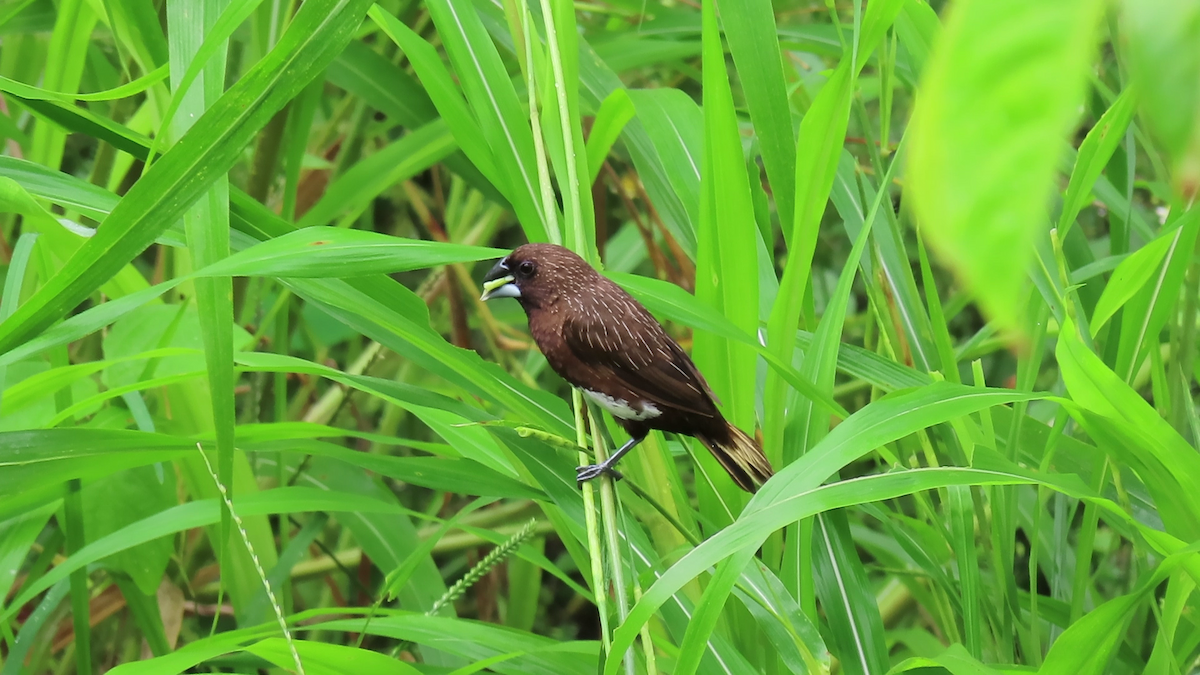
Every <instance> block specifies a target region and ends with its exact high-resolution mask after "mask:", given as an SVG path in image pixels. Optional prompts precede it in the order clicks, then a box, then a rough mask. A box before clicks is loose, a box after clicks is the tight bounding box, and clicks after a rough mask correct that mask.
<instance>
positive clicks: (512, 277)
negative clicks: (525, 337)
mask: <svg viewBox="0 0 1200 675" xmlns="http://www.w3.org/2000/svg"><path fill="white" fill-rule="evenodd" d="M595 275H596V271H595V270H594V269H592V266H591V265H589V264H587V261H585V260H584V259H583V258H580V257H579V256H578V255H575V253H573V252H572V251H571V250H570V249H566V248H563V247H562V246H556V245H554V244H525V245H524V246H520V247H518V248H516V249H515V250H514V251H513V252H512V253H510V254H508V255H507V256H505V257H503V258H501V259H500V261H499V262H497V263H496V265H495V266H494V267H492V269H491V271H490V272H488V273H487V276H486V277H484V278H483V295H482V296H481V298H480V299H481V300H491V299H493V298H516V299H517V300H518V301H520V303H521V304H522V305H523V306H524V307H525V308H526V309H529V308H534V307H544V306H547V305H549V304H551V303H553V302H554V300H555V299H556V298H558V296H559V294H560V293H563V292H567V293H572V292H574V293H578V292H579V291H580V290H582V287H583V285H584V284H585V283H587V282H589V281H591V278H592V277H593V276H595Z"/></svg>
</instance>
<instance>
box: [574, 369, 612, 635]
mask: <svg viewBox="0 0 1200 675" xmlns="http://www.w3.org/2000/svg"><path fill="white" fill-rule="evenodd" d="M571 407H572V408H574V410H575V443H576V444H577V445H578V446H579V464H580V466H583V465H585V464H587V463H588V456H587V452H586V451H585V450H586V448H587V428H586V427H585V426H584V423H583V394H582V393H581V392H580V391H579V390H578V389H572V390H571ZM596 461H597V462H599V461H601V458H600V456H599V452H597V456H596ZM582 489H583V523H584V526H585V527H586V528H587V539H588V541H587V544H588V553H589V554H590V557H591V561H592V593H593V594H594V595H595V596H596V611H597V612H599V614H600V641H601V643H602V644H603V645H604V653H605V654H606V655H607V654H608V652H609V650H611V649H612V626H611V625H610V624H609V622H608V584H607V583H606V582H605V579H604V558H603V557H602V556H603V546H602V545H601V543H600V528H599V526H598V525H597V523H596V491H595V488H594V487H592V484H591V482H590V481H589V482H586V483H584V484H583V486H582Z"/></svg>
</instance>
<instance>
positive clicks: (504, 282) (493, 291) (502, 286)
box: [479, 258, 521, 301]
mask: <svg viewBox="0 0 1200 675" xmlns="http://www.w3.org/2000/svg"><path fill="white" fill-rule="evenodd" d="M515 279H516V277H514V276H513V275H512V274H509V271H508V258H501V259H500V262H498V263H496V266H495V267H493V268H492V270H491V271H490V272H488V273H487V276H485V277H484V278H483V295H481V296H479V299H480V300H484V301H487V300H491V299H492V298H519V297H521V289H519V288H517V285H516V284H515V283H513V281H514V280H515Z"/></svg>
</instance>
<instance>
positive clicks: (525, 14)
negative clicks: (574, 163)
mask: <svg viewBox="0 0 1200 675" xmlns="http://www.w3.org/2000/svg"><path fill="white" fill-rule="evenodd" d="M521 30H522V32H524V34H525V72H526V73H527V77H526V78H525V80H526V82H525V88H526V89H527V90H528V91H529V124H530V126H532V127H533V152H534V156H535V157H536V158H537V172H538V185H539V186H540V187H541V192H542V213H543V214H544V217H545V219H546V236H547V237H549V239H550V243H551V244H558V245H562V230H561V229H559V224H558V207H557V206H556V204H557V202H556V200H555V199H554V186H553V185H551V184H550V168H549V163H548V162H547V161H546V144H545V142H544V141H543V140H542V121H541V118H540V117H539V115H538V103H537V77H536V76H535V75H534V72H533V36H532V35H531V34H530V25H529V6H528V5H527V4H525V1H524V0H522V1H521Z"/></svg>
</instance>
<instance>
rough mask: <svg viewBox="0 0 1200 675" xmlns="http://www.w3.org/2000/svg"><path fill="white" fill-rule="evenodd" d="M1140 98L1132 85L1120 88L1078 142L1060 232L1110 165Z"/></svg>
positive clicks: (1084, 203)
mask: <svg viewBox="0 0 1200 675" xmlns="http://www.w3.org/2000/svg"><path fill="white" fill-rule="evenodd" d="M1136 105H1137V98H1136V97H1135V96H1134V91H1133V90H1132V89H1126V90H1125V91H1123V92H1121V95H1120V96H1118V97H1117V100H1116V101H1113V104H1112V105H1111V106H1109V108H1108V110H1106V111H1105V112H1104V114H1103V115H1101V116H1100V119H1099V120H1097V121H1096V126H1094V127H1092V128H1091V130H1090V131H1088V134H1087V136H1086V137H1084V139H1083V143H1080V144H1079V154H1078V155H1076V157H1075V167H1074V168H1073V169H1071V179H1070V181H1069V182H1068V183H1067V191H1066V193H1065V194H1064V195H1063V206H1062V213H1061V214H1060V215H1059V218H1058V232H1059V236H1062V237H1065V236H1066V234H1067V231H1068V230H1070V229H1071V225H1072V224H1074V223H1075V218H1077V217H1078V216H1079V212H1080V211H1081V210H1083V207H1084V206H1085V205H1086V203H1087V202H1086V200H1087V197H1088V194H1090V193H1091V191H1092V185H1094V184H1095V182H1096V179H1097V178H1099V177H1100V172H1101V171H1103V170H1104V167H1105V166H1107V165H1108V161H1109V159H1111V158H1112V156H1113V152H1114V151H1116V149H1117V145H1118V144H1120V142H1121V141H1122V139H1124V138H1125V130H1126V129H1127V128H1128V127H1129V123H1130V121H1131V120H1132V119H1133V113H1134V110H1135V108H1136Z"/></svg>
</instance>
